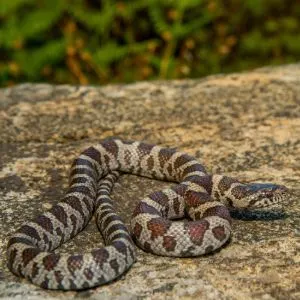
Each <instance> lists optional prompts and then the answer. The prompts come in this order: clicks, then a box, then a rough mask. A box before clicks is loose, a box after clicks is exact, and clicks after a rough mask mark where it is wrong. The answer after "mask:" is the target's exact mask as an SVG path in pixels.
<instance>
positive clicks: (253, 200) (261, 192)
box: [244, 183, 289, 209]
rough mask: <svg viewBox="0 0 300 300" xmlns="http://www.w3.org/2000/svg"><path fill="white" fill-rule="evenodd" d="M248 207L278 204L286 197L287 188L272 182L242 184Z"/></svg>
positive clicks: (265, 206) (254, 207) (264, 206)
mask: <svg viewBox="0 0 300 300" xmlns="http://www.w3.org/2000/svg"><path fill="white" fill-rule="evenodd" d="M244 189H245V193H246V195H247V196H246V198H247V201H248V208H249V209H256V208H258V209H259V208H267V207H272V206H276V205H278V204H279V203H280V202H282V201H285V200H286V199H287V198H288V195H289V193H288V189H287V188H286V187H285V186H283V185H277V184H273V183H249V184H247V185H245V186H244Z"/></svg>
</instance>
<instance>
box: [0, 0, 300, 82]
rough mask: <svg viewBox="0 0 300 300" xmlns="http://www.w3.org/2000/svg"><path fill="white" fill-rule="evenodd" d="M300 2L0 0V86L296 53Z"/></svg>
mask: <svg viewBox="0 0 300 300" xmlns="http://www.w3.org/2000/svg"><path fill="white" fill-rule="evenodd" d="M299 32H300V3H299V1H295V0H286V1H282V0H227V1H224V0H180V1H172V0H147V1H145V0H102V1H100V0H76V1H72V0H39V1H37V0H0V85H3V86H5V85H11V84H14V83H18V82H23V81H50V82H55V83H76V84H77V83H79V84H104V83H107V82H131V81H135V80H149V79H157V78H162V79H168V78H185V77H199V76H203V75H207V74H211V73H216V72H232V71H238V70H243V69H248V68H253V67H257V66H260V65H266V64H280V63H286V62H291V61H297V60H299V59H300V35H299Z"/></svg>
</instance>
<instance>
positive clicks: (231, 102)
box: [0, 64, 300, 299]
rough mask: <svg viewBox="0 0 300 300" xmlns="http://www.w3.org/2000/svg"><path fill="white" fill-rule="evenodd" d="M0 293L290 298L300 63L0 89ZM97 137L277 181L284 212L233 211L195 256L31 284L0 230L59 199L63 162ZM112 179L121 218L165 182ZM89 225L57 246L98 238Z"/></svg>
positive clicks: (299, 261) (295, 283)
mask: <svg viewBox="0 0 300 300" xmlns="http://www.w3.org/2000/svg"><path fill="white" fill-rule="evenodd" d="M0 109H1V111H0V128H1V129H0V140H1V147H0V194H1V198H0V209H1V210H0V217H1V223H0V232H1V234H0V249H1V253H2V255H1V260H0V297H3V298H13V297H16V298H26V299H41V298H45V299H50V298H52V299H54V298H61V299H67V298H73V297H74V296H76V297H79V298H91V299H178V298H184V299H300V275H299V274H300V255H299V253H300V252H299V248H300V243H299V219H300V218H299V216H300V209H299V205H298V200H299V196H300V190H299V181H300V160H299V157H300V65H299V64H296V65H288V66H282V67H274V68H262V69H258V70H254V71H252V72H246V73H240V74H231V75H218V76H210V77H207V78H204V79H200V80H178V81H160V82H159V81H157V82H140V83H136V84H131V85H110V86H105V87H83V86H81V87H75V86H68V85H64V86H54V85H49V84H22V85H18V86H15V87H12V88H6V89H0ZM108 136H118V137H121V138H123V139H131V140H144V141H148V142H151V143H155V144H161V145H165V146H171V147H177V148H180V150H183V151H186V152H188V153H190V154H193V155H195V156H196V157H197V158H198V159H199V160H200V161H202V162H203V163H204V164H205V165H206V167H207V169H208V170H209V171H211V172H214V173H226V174H228V175H230V176H235V177H238V178H239V179H241V180H244V181H266V182H276V183H280V184H284V185H286V186H288V187H289V188H291V190H292V193H293V196H291V198H290V200H289V201H288V202H286V203H285V204H284V208H285V213H284V214H283V213H279V214H274V215H269V216H266V218H263V217H261V216H258V217H257V216H254V219H256V220H253V221H250V220H249V219H251V216H250V218H249V216H246V217H243V216H238V217H240V218H242V219H244V220H234V222H233V233H232V238H231V241H230V242H229V243H228V244H227V245H226V246H225V247H223V248H222V249H221V250H220V251H218V252H216V253H213V254H212V255H208V256H203V257H199V258H184V259H174V258H168V257H158V256H154V255H152V254H148V253H145V252H143V251H142V250H138V261H137V262H136V263H135V264H134V266H133V267H132V268H131V269H130V271H129V272H127V274H125V275H124V276H122V277H121V278H120V279H119V280H118V281H115V282H113V283H111V284H109V285H105V286H100V287H98V288H95V289H92V290H87V291H82V292H55V291H46V290H42V289H40V288H38V287H36V286H34V285H32V284H30V283H29V282H27V281H26V280H24V279H20V278H17V277H15V276H14V275H13V274H11V273H10V272H9V270H8V269H7V267H6V258H5V249H6V243H7V240H8V238H9V235H10V234H11V233H12V232H13V231H14V230H15V229H17V228H18V227H19V226H20V225H21V224H22V223H23V222H24V221H26V220H28V219H30V218H32V217H34V216H36V215H37V214H39V213H41V212H43V211H45V210H46V209H48V208H50V207H51V205H53V204H55V203H57V202H58V201H59V199H60V198H61V197H62V196H63V193H64V190H65V189H66V187H67V182H68V170H69V167H70V164H71V162H72V159H73V158H75V157H76V155H78V154H79V153H80V151H81V150H83V149H84V148H86V147H87V146H89V145H90V144H93V143H97V141H99V140H101V139H103V138H106V137H108ZM167 185H168V183H165V182H158V181H155V180H151V179H146V178H140V177H137V176H130V175H126V176H123V177H122V178H121V179H120V181H119V183H118V184H117V185H116V187H115V189H114V192H113V198H114V199H115V201H116V206H117V209H118V211H119V213H120V214H121V215H122V217H123V219H124V220H125V221H126V223H127V224H129V220H130V215H131V213H132V211H133V209H134V207H135V205H136V203H137V202H138V199H139V198H141V197H142V196H144V195H146V194H148V193H149V192H151V191H153V190H157V189H161V188H162V187H165V186H167ZM101 241H102V239H101V236H100V233H99V232H98V231H97V229H96V226H95V223H94V221H92V222H91V223H90V224H89V225H88V227H87V228H86V229H85V230H84V232H82V233H81V234H79V235H78V236H77V237H76V238H75V239H73V240H72V241H70V242H69V243H67V244H66V245H63V247H62V248H61V249H60V250H59V251H62V252H68V253H69V252H82V251H84V250H87V249H91V248H93V247H95V246H99V245H101Z"/></svg>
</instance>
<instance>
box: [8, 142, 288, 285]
mask: <svg viewBox="0 0 300 300" xmlns="http://www.w3.org/2000/svg"><path fill="white" fill-rule="evenodd" d="M119 171H120V172H126V173H131V174H137V175H141V176H146V177H150V178H155V179H160V180H168V181H173V182H178V184H176V185H173V186H171V187H170V188H167V189H164V190H161V191H158V192H154V193H152V194H150V195H149V196H147V197H146V198H145V199H143V200H141V201H140V202H139V204H138V206H137V207H136V209H135V210H134V212H133V216H132V219H131V231H132V236H133V238H134V240H135V242H136V243H137V244H138V245H139V246H140V247H141V248H143V249H144V250H145V251H148V252H152V253H155V254H159V255H166V256H178V257H190V256H198V255H201V254H204V253H208V252H211V251H214V250H215V249H217V248H219V247H221V246H222V245H223V244H224V243H225V242H226V241H227V240H228V238H229V236H230V231H231V227H230V214H229V211H228V209H227V208H226V205H227V206H230V207H236V208H242V209H251V208H254V209H255V208H260V207H265V206H269V205H272V204H275V203H278V202H280V201H282V200H284V199H285V198H286V195H287V189H286V188H285V187H284V186H280V185H274V184H257V183H254V184H243V183H241V182H239V181H237V180H236V179H233V178H230V177H227V176H223V175H209V174H207V172H206V171H205V168H204V167H203V166H202V165H201V164H200V163H199V162H198V161H197V160H196V159H195V158H193V157H192V156H189V155H187V154H185V153H182V152H178V151H176V150H174V149H168V148H163V147H160V146H155V145H150V144H146V143H142V142H125V141H121V140H118V139H107V140H104V141H102V142H100V143H99V144H97V145H95V146H92V147H90V148H88V149H86V150H85V151H83V152H82V153H81V155H80V156H79V157H78V158H76V159H75V160H74V163H73V165H72V168H71V174H70V186H69V189H68V191H67V193H66V195H65V197H64V199H63V201H61V202H59V203H58V204H56V205H55V206H53V207H52V209H51V210H49V211H48V212H45V213H43V214H42V215H40V216H39V217H37V218H36V219H35V220H33V221H30V222H27V223H25V224H24V225H23V226H22V227H21V228H19V229H18V230H17V231H16V232H15V233H14V234H13V235H12V237H11V238H10V240H9V243H8V250H7V255H8V267H9V269H10V270H11V271H12V272H13V273H14V274H16V275H18V276H23V277H26V278H28V279H29V280H30V281H32V282H33V283H34V284H36V285H39V286H41V287H43V288H48V289H62V290H77V289H84V288H90V287H94V286H97V285H100V284H104V283H107V282H109V281H111V280H113V279H115V278H117V277H118V276H120V275H121V274H123V273H124V272H125V271H126V270H127V269H128V268H129V267H130V266H131V265H132V264H133V263H134V261H135V259H136V253H135V245H134V243H133V241H132V238H131V234H130V233H129V232H128V230H127V228H126V226H125V225H124V223H123V222H122V220H121V219H120V217H119V216H118V215H117V214H116V212H115V210H114V207H113V202H112V200H111V198H110V191H111V189H112V186H113V184H114V182H115V181H116V179H117V178H118V176H119ZM94 212H95V215H96V222H97V226H98V228H99V230H100V231H101V233H102V235H103V238H104V241H105V244H106V245H107V246H106V247H103V248H98V249H94V250H92V251H91V252H89V253H84V254H76V255H62V254H57V253H54V252H52V251H53V250H54V249H55V248H57V247H58V246H59V245H60V244H62V243H64V242H66V241H67V240H69V239H71V238H72V237H74V236H75V235H76V234H77V233H78V232H80V231H81V230H82V229H83V228H84V227H85V226H86V225H87V223H88V222H89V220H90V219H91V217H92V215H93V213H94ZM186 214H187V215H188V216H189V217H190V218H191V219H192V220H193V221H186V220H184V221H182V220H179V221H176V222H174V221H171V220H172V219H176V218H182V217H184V216H185V215H186Z"/></svg>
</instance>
